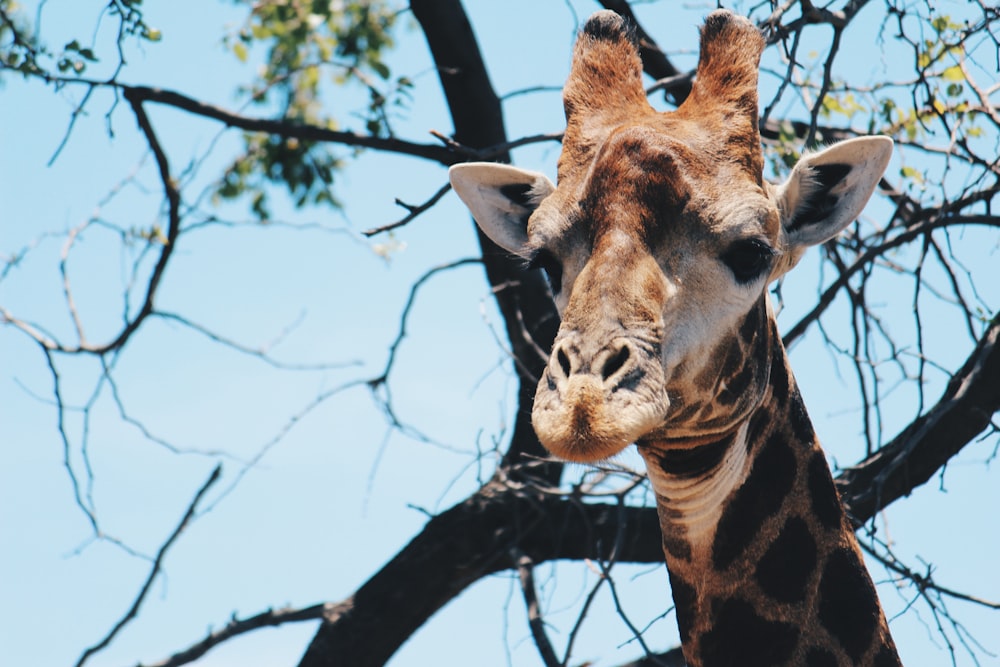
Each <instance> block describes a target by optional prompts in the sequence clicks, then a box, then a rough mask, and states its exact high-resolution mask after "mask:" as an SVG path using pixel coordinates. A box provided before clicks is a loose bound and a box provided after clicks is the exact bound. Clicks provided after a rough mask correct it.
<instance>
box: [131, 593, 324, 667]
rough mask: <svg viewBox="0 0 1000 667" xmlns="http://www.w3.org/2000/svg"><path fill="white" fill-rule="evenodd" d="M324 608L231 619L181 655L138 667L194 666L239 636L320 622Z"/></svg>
mask: <svg viewBox="0 0 1000 667" xmlns="http://www.w3.org/2000/svg"><path fill="white" fill-rule="evenodd" d="M327 606H328V605H324V604H317V605H313V606H311V607H305V608H304V609H296V608H292V607H285V608H283V609H268V610H266V611H263V612H261V613H259V614H257V615H256V616H251V617H250V618H244V619H238V618H236V617H235V616H233V618H232V619H230V621H229V622H228V623H227V624H226V625H225V627H223V628H221V629H219V630H215V631H214V632H209V633H208V636H207V637H205V638H204V639H202V640H201V641H200V642H198V643H197V644H194V645H193V646H190V647H188V648H186V649H184V650H182V651H178V652H177V653H174V654H173V655H172V656H170V657H169V658H167V659H166V660H161V661H160V662H152V663H147V664H142V663H140V664H139V665H138V667H180V666H181V665H186V664H188V663H191V662H194V661H195V660H197V659H198V658H200V657H202V656H203V655H205V654H206V653H208V652H209V651H210V650H212V649H213V648H215V647H216V646H218V645H219V644H222V643H223V642H226V641H228V640H230V639H233V638H234V637H238V636H239V635H243V634H246V633H248V632H253V631H254V630H260V629H261V628H273V627H277V626H279V625H284V624H285V623H301V622H303V621H316V620H319V619H321V618H323V614H324V612H325V611H326V610H327Z"/></svg>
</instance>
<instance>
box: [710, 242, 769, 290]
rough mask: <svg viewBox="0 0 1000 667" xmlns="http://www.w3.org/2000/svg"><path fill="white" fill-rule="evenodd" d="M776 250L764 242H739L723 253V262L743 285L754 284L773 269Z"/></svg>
mask: <svg viewBox="0 0 1000 667" xmlns="http://www.w3.org/2000/svg"><path fill="white" fill-rule="evenodd" d="M773 257H774V250H773V249H772V248H771V246H769V245H768V244H767V243H765V242H764V241H761V240H759V239H750V240H744V241H737V242H736V243H734V244H733V245H731V246H730V247H729V249H728V250H726V251H725V252H724V253H722V261H723V262H725V264H726V266H728V267H729V270H730V271H732V272H733V277H734V278H736V282H738V283H739V284H741V285H746V284H747V283H750V282H753V281H754V280H757V279H758V278H760V277H761V274H763V273H764V272H765V271H766V270H767V269H769V268H770V267H771V259H772V258H773Z"/></svg>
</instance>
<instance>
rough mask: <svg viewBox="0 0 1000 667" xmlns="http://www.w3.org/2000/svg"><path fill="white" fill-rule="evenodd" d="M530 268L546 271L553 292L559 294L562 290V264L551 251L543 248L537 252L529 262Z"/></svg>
mask: <svg viewBox="0 0 1000 667" xmlns="http://www.w3.org/2000/svg"><path fill="white" fill-rule="evenodd" d="M528 268H529V269H541V270H542V271H544V272H545V277H546V278H547V279H548V281H549V287H551V288H552V294H553V295H555V294H559V292H560V291H562V264H561V263H560V262H559V260H558V259H556V256H555V255H553V254H552V253H551V252H549V251H548V250H546V249H545V248H542V249H541V250H539V251H538V252H536V253H535V256H534V257H532V258H531V262H529V263H528Z"/></svg>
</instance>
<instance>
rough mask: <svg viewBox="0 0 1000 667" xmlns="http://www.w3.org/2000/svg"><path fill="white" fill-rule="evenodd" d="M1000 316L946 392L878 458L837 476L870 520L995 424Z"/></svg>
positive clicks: (860, 514)
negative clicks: (992, 421) (992, 420)
mask: <svg viewBox="0 0 1000 667" xmlns="http://www.w3.org/2000/svg"><path fill="white" fill-rule="evenodd" d="M998 338H1000V314H997V315H994V317H993V320H992V321H991V322H990V325H989V327H987V329H986V332H985V333H984V334H983V336H982V338H981V339H980V340H979V343H978V344H977V345H976V347H975V349H974V350H973V351H972V354H971V355H970V356H969V358H968V359H967V360H966V362H965V364H964V365H963V366H962V368H961V369H960V370H959V371H958V372H957V373H956V374H955V375H954V376H953V377H952V378H951V381H949V382H948V386H947V388H946V389H945V392H944V395H943V396H942V397H941V399H940V400H939V401H938V402H937V404H936V405H935V406H934V407H932V408H931V409H930V410H929V411H927V412H926V413H924V414H923V415H921V416H920V417H918V418H917V419H916V420H915V421H914V422H913V423H912V424H910V425H909V426H907V427H906V428H905V429H903V431H902V432H901V433H900V434H899V435H897V436H896V437H895V438H893V439H892V440H891V441H889V442H888V443H887V444H886V445H885V446H883V447H882V448H881V449H879V450H878V451H877V452H875V453H874V454H873V455H872V456H870V457H868V458H867V459H865V460H864V461H862V462H861V463H860V464H858V465H857V466H854V467H852V468H849V469H847V470H845V471H844V472H842V473H841V474H840V475H839V476H838V477H837V486H838V487H839V488H840V493H841V496H842V497H843V499H844V503H845V505H847V507H848V508H849V510H850V512H851V515H852V516H853V518H854V520H855V521H856V522H858V523H859V524H860V523H864V522H865V521H867V520H868V519H870V518H871V517H872V516H874V514H875V513H876V512H878V511H880V510H881V509H882V508H884V507H887V506H888V505H889V504H891V503H892V502H894V501H895V500H897V499H899V498H901V497H902V496H906V495H909V493H910V492H911V491H912V490H913V489H914V488H916V487H918V486H920V485H921V484H923V483H925V482H926V481H927V480H929V479H930V478H931V476H932V475H934V473H936V472H937V471H938V470H940V469H941V468H942V467H943V466H945V465H946V464H947V463H948V461H949V460H950V459H951V457H953V456H955V454H957V453H958V452H959V451H960V450H961V449H962V448H963V447H964V446H965V445H966V444H968V443H969V442H971V441H972V440H973V439H974V438H975V437H976V436H978V435H979V434H980V433H982V432H983V431H984V430H985V429H986V428H988V427H989V425H990V421H991V419H992V417H993V415H994V414H995V413H996V412H997V411H998V410H1000V382H997V378H1000V345H998V344H997V340H998Z"/></svg>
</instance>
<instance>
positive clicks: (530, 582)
mask: <svg viewBox="0 0 1000 667" xmlns="http://www.w3.org/2000/svg"><path fill="white" fill-rule="evenodd" d="M511 560H513V561H514V564H515V565H516V566H517V574H518V577H519V578H520V580H521V593H522V594H523V595H524V604H525V606H527V608H528V627H529V628H530V629H531V636H532V638H534V640H535V646H537V647H538V654H539V655H540V656H541V657H542V662H543V663H544V664H545V667H562V666H563V663H561V662H559V658H557V657H556V652H555V650H554V649H553V648H552V642H550V641H549V636H548V634H547V633H546V632H545V620H544V619H543V618H542V612H541V610H540V609H539V608H538V593H537V592H536V591H535V575H534V573H533V570H534V567H535V564H534V563H533V562H532V561H531V558H529V557H528V555H527V554H525V553H524V552H523V551H521V550H520V549H517V548H514V549H511Z"/></svg>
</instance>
